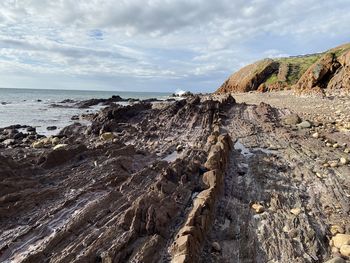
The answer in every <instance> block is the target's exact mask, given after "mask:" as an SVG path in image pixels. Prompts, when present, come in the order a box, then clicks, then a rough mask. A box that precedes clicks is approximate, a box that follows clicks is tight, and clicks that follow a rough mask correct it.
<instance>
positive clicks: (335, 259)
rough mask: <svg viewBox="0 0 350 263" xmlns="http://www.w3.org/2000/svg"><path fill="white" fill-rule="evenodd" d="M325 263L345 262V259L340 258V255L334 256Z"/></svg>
mask: <svg viewBox="0 0 350 263" xmlns="http://www.w3.org/2000/svg"><path fill="white" fill-rule="evenodd" d="M325 263H346V261H345V260H344V259H342V258H341V257H335V258H332V259H330V260H328V261H326V262H325Z"/></svg>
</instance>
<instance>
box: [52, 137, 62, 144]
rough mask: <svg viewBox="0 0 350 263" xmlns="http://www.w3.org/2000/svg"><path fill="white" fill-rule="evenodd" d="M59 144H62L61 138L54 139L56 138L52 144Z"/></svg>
mask: <svg viewBox="0 0 350 263" xmlns="http://www.w3.org/2000/svg"><path fill="white" fill-rule="evenodd" d="M59 142H60V138H58V137H54V138H53V139H52V140H51V143H52V144H53V145H55V144H58V143H59Z"/></svg>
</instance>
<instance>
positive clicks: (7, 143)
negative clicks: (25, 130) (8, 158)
mask: <svg viewBox="0 0 350 263" xmlns="http://www.w3.org/2000/svg"><path fill="white" fill-rule="evenodd" d="M14 142H15V140H14V139H6V140H5V141H3V142H2V143H3V144H4V145H5V146H6V147H8V146H10V145H11V144H13V143H14Z"/></svg>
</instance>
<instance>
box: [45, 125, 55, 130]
mask: <svg viewBox="0 0 350 263" xmlns="http://www.w3.org/2000/svg"><path fill="white" fill-rule="evenodd" d="M46 129H47V130H48V131H54V130H57V126H48V127H46Z"/></svg>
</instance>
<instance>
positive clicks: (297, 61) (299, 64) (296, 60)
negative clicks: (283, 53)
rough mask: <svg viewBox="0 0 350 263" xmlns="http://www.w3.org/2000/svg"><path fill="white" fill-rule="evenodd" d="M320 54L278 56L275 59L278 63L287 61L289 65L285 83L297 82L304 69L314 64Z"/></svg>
mask: <svg viewBox="0 0 350 263" xmlns="http://www.w3.org/2000/svg"><path fill="white" fill-rule="evenodd" d="M321 56H322V54H313V55H307V56H298V57H289V58H279V59H276V61H278V62H280V63H287V64H288V65H289V71H288V76H287V83H288V84H289V85H293V84H295V83H297V82H298V80H299V79H300V77H301V76H302V75H303V74H304V73H305V71H306V70H307V69H308V68H309V67H310V66H311V65H312V64H314V63H315V62H316V61H317V60H318V59H319V58H320V57H321Z"/></svg>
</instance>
